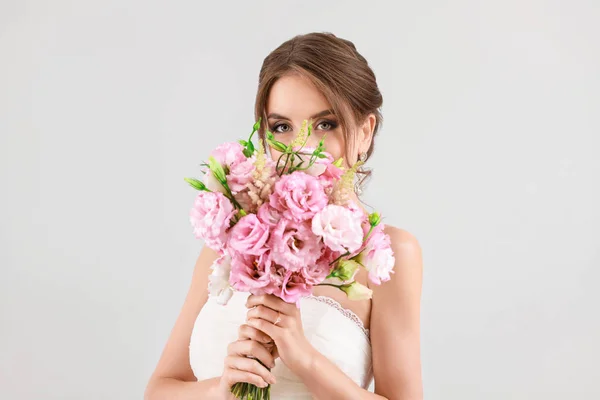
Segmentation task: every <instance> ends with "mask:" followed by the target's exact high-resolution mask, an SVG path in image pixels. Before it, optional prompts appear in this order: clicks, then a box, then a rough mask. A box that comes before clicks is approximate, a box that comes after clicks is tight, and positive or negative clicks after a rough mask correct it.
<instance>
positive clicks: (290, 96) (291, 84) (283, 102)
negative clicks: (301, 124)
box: [267, 75, 330, 118]
mask: <svg viewBox="0 0 600 400" xmlns="http://www.w3.org/2000/svg"><path fill="white" fill-rule="evenodd" d="M328 108H330V104H329V102H328V101H327V99H326V98H325V96H323V94H322V93H321V92H319V90H318V89H317V88H316V87H315V86H314V85H313V83H312V82H311V81H310V80H309V79H308V78H306V77H303V76H300V75H286V76H283V77H281V78H279V79H278V80H277V81H276V82H275V83H274V84H273V86H272V87H271V91H270V92H269V98H268V101H267V114H268V113H271V112H274V113H277V114H281V115H284V116H286V117H289V118H294V117H298V118H307V117H308V116H309V115H313V114H315V113H317V112H320V111H323V110H326V109H328Z"/></svg>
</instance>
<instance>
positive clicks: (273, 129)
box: [271, 124, 289, 133]
mask: <svg viewBox="0 0 600 400" xmlns="http://www.w3.org/2000/svg"><path fill="white" fill-rule="evenodd" d="M281 127H285V128H286V129H285V130H281V129H279V128H281ZM288 129H289V125H288V124H279V125H275V126H273V127H272V128H271V132H276V133H286V132H288Z"/></svg>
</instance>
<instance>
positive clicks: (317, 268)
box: [300, 246, 339, 285]
mask: <svg viewBox="0 0 600 400" xmlns="http://www.w3.org/2000/svg"><path fill="white" fill-rule="evenodd" d="M338 256H339V253H336V252H334V251H332V250H331V249H330V248H329V247H327V246H323V250H322V252H321V256H320V257H319V259H318V260H317V261H316V262H315V263H314V264H307V265H305V266H304V267H302V269H301V270H300V272H301V273H302V276H303V277H304V279H305V280H306V283H308V284H310V285H317V284H319V283H321V282H323V281H324V280H325V278H326V277H327V275H329V273H330V272H331V270H332V269H333V266H332V265H330V263H331V262H332V261H334V260H335V259H336V258H337V257H338Z"/></svg>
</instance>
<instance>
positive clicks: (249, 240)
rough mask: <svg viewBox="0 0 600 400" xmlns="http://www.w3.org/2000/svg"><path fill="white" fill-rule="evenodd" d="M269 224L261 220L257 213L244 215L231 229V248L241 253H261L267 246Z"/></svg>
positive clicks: (229, 242)
mask: <svg viewBox="0 0 600 400" xmlns="http://www.w3.org/2000/svg"><path fill="white" fill-rule="evenodd" d="M268 239H269V226H268V225H267V224H265V223H263V222H261V221H260V220H259V219H258V218H257V217H256V215H255V214H248V215H246V216H244V217H242V218H241V219H240V220H239V221H238V222H237V223H236V224H235V225H234V227H233V228H231V230H230V231H229V241H228V242H227V244H228V246H229V248H230V249H232V250H233V251H235V252H237V253H240V254H253V255H257V256H259V255H261V254H263V253H264V252H265V251H267V248H266V247H265V243H266V242H267V240H268Z"/></svg>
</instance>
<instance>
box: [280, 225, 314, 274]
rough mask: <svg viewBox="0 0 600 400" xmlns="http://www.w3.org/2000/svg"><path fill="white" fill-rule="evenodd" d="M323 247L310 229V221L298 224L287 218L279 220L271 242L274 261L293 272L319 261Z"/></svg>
mask: <svg viewBox="0 0 600 400" xmlns="http://www.w3.org/2000/svg"><path fill="white" fill-rule="evenodd" d="M322 246H323V245H322V243H321V241H320V240H319V238H318V237H316V236H315V235H314V234H313V232H312V230H311V228H310V221H305V222H296V221H292V220H288V219H285V218H282V219H281V220H279V223H278V224H277V226H276V227H275V229H273V231H272V235H271V239H270V240H269V247H270V248H271V258H272V259H273V261H274V262H276V263H277V264H280V265H282V266H284V267H285V268H286V269H288V270H291V271H298V270H300V268H302V267H303V266H305V265H310V264H313V263H314V262H315V261H317V259H318V258H319V256H320V254H321V251H322Z"/></svg>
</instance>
